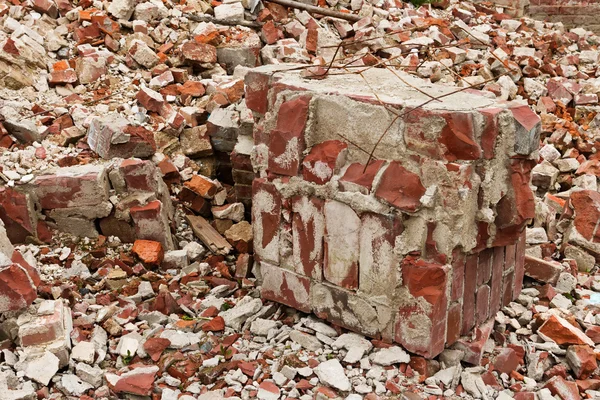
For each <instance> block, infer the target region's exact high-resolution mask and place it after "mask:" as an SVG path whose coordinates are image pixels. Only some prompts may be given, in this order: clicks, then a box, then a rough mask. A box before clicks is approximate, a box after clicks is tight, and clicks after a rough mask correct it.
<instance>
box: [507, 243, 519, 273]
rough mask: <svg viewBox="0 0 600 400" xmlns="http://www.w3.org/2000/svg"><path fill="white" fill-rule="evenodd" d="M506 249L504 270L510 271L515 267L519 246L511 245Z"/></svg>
mask: <svg viewBox="0 0 600 400" xmlns="http://www.w3.org/2000/svg"><path fill="white" fill-rule="evenodd" d="M504 249H505V250H504V270H505V271H508V270H510V269H512V268H514V267H515V256H516V251H517V246H516V245H514V244H509V245H507V246H506V247H504Z"/></svg>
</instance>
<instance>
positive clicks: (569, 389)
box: [544, 376, 581, 400]
mask: <svg viewBox="0 0 600 400" xmlns="http://www.w3.org/2000/svg"><path fill="white" fill-rule="evenodd" d="M544 387H545V388H547V389H549V390H550V392H551V393H552V395H555V396H558V397H560V398H561V399H562V400H579V399H581V396H579V389H578V388H577V384H576V383H575V382H570V381H567V380H565V379H564V378H562V377H560V376H555V377H553V378H552V379H550V380H549V381H548V382H546V384H545V385H544Z"/></svg>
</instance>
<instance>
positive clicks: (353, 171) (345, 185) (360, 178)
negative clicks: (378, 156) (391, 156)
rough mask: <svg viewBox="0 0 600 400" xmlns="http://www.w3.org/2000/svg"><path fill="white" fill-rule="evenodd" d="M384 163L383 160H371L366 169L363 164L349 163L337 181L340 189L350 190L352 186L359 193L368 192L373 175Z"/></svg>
mask: <svg viewBox="0 0 600 400" xmlns="http://www.w3.org/2000/svg"><path fill="white" fill-rule="evenodd" d="M384 164H385V161H384V160H373V161H371V162H370V163H369V166H368V167H367V168H366V169H365V166H364V164H360V163H352V164H350V166H349V167H348V168H347V169H346V171H345V172H344V175H343V176H342V177H341V178H340V181H339V182H340V186H341V188H342V190H344V191H351V190H352V189H353V188H354V187H358V189H359V191H360V192H361V193H363V194H369V193H370V192H371V188H372V187H373V180H374V179H375V175H377V172H379V169H381V167H382V166H383V165H384Z"/></svg>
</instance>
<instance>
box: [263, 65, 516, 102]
mask: <svg viewBox="0 0 600 400" xmlns="http://www.w3.org/2000/svg"><path fill="white" fill-rule="evenodd" d="M305 68H306V66H305V65H300V64H297V65H295V64H292V65H289V64H286V65H264V66H261V67H257V68H255V69H254V71H255V72H257V73H265V74H273V78H274V79H275V80H277V81H279V82H281V83H284V84H286V85H288V86H294V87H297V88H302V89H305V90H310V91H314V92H317V93H323V94H340V95H347V96H352V97H356V96H360V97H362V98H364V99H368V100H372V101H375V102H378V101H379V100H380V101H381V102H383V103H385V104H388V105H398V106H402V107H419V106H423V108H426V109H437V110H448V111H468V110H474V109H484V108H489V107H501V108H504V107H507V106H509V105H510V104H511V103H506V102H503V103H502V102H498V101H497V100H496V99H495V98H490V93H486V92H483V91H479V90H474V89H469V88H459V87H451V86H443V85H437V84H432V83H431V82H428V81H426V80H424V79H420V78H417V77H415V76H413V75H409V74H407V73H404V72H402V71H398V70H396V71H392V70H390V69H386V68H368V69H364V68H362V69H361V71H362V72H361V74H358V73H354V69H353V70H350V72H346V71H344V70H341V69H336V68H334V69H332V70H330V72H329V74H328V75H327V77H326V78H324V79H310V78H303V77H302V76H301V74H302V71H303V70H304V69H305ZM492 97H493V96H492ZM432 98H439V99H437V100H432Z"/></svg>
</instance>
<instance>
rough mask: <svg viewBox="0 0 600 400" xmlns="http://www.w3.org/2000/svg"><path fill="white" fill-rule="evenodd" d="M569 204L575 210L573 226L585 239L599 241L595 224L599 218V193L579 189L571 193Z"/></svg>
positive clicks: (599, 235)
mask: <svg viewBox="0 0 600 400" xmlns="http://www.w3.org/2000/svg"><path fill="white" fill-rule="evenodd" d="M570 204H571V205H572V207H573V210H574V211H575V223H574V224H575V228H576V229H577V231H578V232H579V233H580V234H581V235H582V236H583V237H584V238H585V239H587V240H589V241H591V242H596V243H597V242H600V233H599V232H597V229H596V225H597V224H598V220H600V193H598V192H596V191H593V190H581V191H575V192H573V193H571V197H570Z"/></svg>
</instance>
